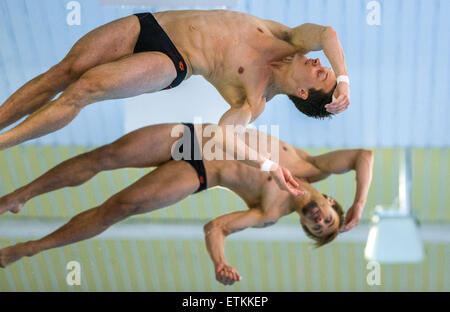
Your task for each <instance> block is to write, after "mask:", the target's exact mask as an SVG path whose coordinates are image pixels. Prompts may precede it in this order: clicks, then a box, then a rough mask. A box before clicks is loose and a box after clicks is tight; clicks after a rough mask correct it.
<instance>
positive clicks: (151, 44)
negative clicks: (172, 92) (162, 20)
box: [134, 13, 187, 90]
mask: <svg viewBox="0 0 450 312" xmlns="http://www.w3.org/2000/svg"><path fill="white" fill-rule="evenodd" d="M135 15H136V16H137V17H138V18H139V22H140V24H141V32H140V34H139V38H138V41H137V43H136V46H135V48H134V53H139V52H152V51H157V52H162V53H164V54H166V55H167V56H168V57H169V58H170V59H171V60H172V62H173V64H174V65H175V69H176V70H177V78H175V80H174V81H173V82H172V83H171V84H170V85H169V86H168V87H167V88H165V89H164V90H167V89H172V88H175V87H177V86H178V85H179V84H180V83H182V82H183V80H184V79H185V78H186V74H187V71H186V70H187V67H186V62H185V61H184V59H183V57H182V56H181V54H180V53H179V52H178V50H177V48H176V47H175V45H174V44H173V42H172V41H171V40H170V38H169V36H168V35H167V34H166V32H165V31H164V29H162V27H161V26H160V25H159V24H158V22H157V21H156V19H155V17H154V16H153V14H152V13H139V14H135Z"/></svg>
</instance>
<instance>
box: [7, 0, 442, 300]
mask: <svg viewBox="0 0 450 312" xmlns="http://www.w3.org/2000/svg"><path fill="white" fill-rule="evenodd" d="M169 9H229V10H234V11H241V12H246V13H250V14H253V15H256V16H259V17H261V18H265V19H273V20H276V21H278V22H281V23H284V24H286V25H288V26H290V27H294V26H298V25H300V24H302V23H305V22H312V23H316V24H322V25H329V26H332V27H333V28H334V29H335V30H336V31H337V33H338V35H339V37H340V40H341V43H342V45H343V48H344V51H345V54H346V60H347V66H348V72H349V76H350V79H351V83H352V85H351V92H352V94H351V106H350V108H349V109H348V110H347V111H346V112H345V113H343V114H341V115H338V116H336V117H335V118H333V119H331V120H313V119H309V118H306V117H305V116H303V115H302V114H300V113H299V112H298V111H297V110H296V108H295V107H294V106H293V104H292V103H290V101H289V100H288V98H287V97H286V96H278V97H277V98H275V99H274V100H273V101H272V102H270V103H269V104H268V105H267V108H266V110H265V112H264V113H263V115H262V116H261V117H260V118H259V119H258V120H257V122H255V124H254V125H255V126H259V125H280V138H281V139H283V140H285V141H287V142H288V143H291V144H294V145H296V146H298V147H300V148H303V149H305V150H306V151H308V152H309V153H311V154H319V153H324V152H327V151H330V150H334V149H340V148H369V149H372V150H374V152H375V165H374V176H373V183H372V187H371V190H370V194H369V198H368V201H367V205H366V207H365V212H364V216H363V219H362V220H361V222H360V225H359V226H358V227H357V228H356V229H354V230H353V231H351V232H349V233H346V234H344V235H341V236H339V237H338V238H337V239H336V240H335V241H334V242H333V243H332V244H330V245H327V246H325V247H323V248H320V249H314V248H312V245H311V242H310V241H309V240H308V239H307V238H306V237H305V235H304V234H303V233H302V230H301V228H300V226H299V224H298V217H297V216H294V215H292V216H289V217H286V218H284V219H282V220H281V221H280V222H279V223H278V224H276V225H275V226H273V227H270V228H267V229H264V230H257V229H251V230H246V231H244V232H242V233H238V234H234V235H232V236H231V237H229V238H228V239H227V243H226V247H225V248H226V256H227V258H228V262H229V264H231V265H233V266H234V267H235V268H236V269H237V270H238V271H239V272H240V273H241V275H242V276H243V277H244V279H243V281H241V282H240V283H237V284H235V285H234V286H232V287H224V286H221V285H220V284H219V283H217V282H216V281H215V277H214V271H213V266H212V264H211V263H210V260H209V257H208V255H207V251H206V248H205V245H204V240H203V231H202V226H203V224H205V223H206V222H208V221H209V220H211V219H213V218H215V217H217V216H219V215H222V214H224V213H228V212H231V211H235V210H243V209H246V207H245V205H244V204H243V202H242V201H241V200H240V199H239V198H238V197H237V196H235V195H234V194H232V193H231V192H229V191H227V190H225V189H213V190H209V191H207V192H204V193H201V194H198V195H195V196H191V197H189V198H188V199H186V200H184V201H182V202H180V203H179V204H177V205H174V206H171V207H169V208H166V209H163V210H161V211H157V212H154V213H152V214H149V215H145V216H138V217H134V218H131V219H129V220H127V221H125V222H123V223H121V224H118V225H116V226H114V227H112V228H111V229H109V230H108V231H106V232H105V233H103V234H102V235H101V236H99V237H98V238H95V239H91V240H89V241H85V242H81V243H78V244H74V245H71V246H67V247H64V248H60V249H55V250H51V251H48V252H44V253H42V254H39V255H37V256H35V257H33V258H24V259H23V260H22V261H19V262H17V263H15V264H13V265H12V266H10V267H8V268H7V269H6V270H5V269H1V270H0V291H450V192H449V191H450V190H449V187H448V183H447V179H448V178H449V177H450V155H449V146H450V135H449V126H448V124H449V122H448V116H450V109H449V104H448V99H449V98H450V88H449V78H450V76H449V75H450V57H449V56H450V40H449V34H450V19H449V18H448V16H449V14H450V1H448V0H431V1H430V0H390V1H381V0H380V1H367V0H340V1H337V0H319V1H316V0H314V1H312V0H283V1H280V0H229V1H227V0H214V1H201V0H193V1H189V0H184V1H183V0H180V1H176V0H172V1H157V0H129V1H127V0H89V1H87V0H78V1H66V0H41V1H32V0H3V1H1V2H0V42H1V44H0V103H2V102H3V101H5V100H6V99H7V98H8V97H9V96H10V95H11V94H12V93H13V92H14V91H16V90H17V89H18V88H19V87H20V86H22V85H23V84H24V83H26V82H27V81H29V80H30V79H32V78H34V77H36V76H37V75H39V74H41V73H43V72H45V71H47V70H48V69H49V68H50V67H51V66H53V65H54V64H56V63H57V62H59V61H60V60H61V59H62V58H63V57H64V56H65V55H66V54H67V52H68V51H69V50H70V48H71V47H72V45H73V44H74V43H75V42H76V41H77V40H78V39H79V38H81V37H82V36H84V35H85V34H86V33H88V32H89V31H90V30H92V29H94V28H96V27H98V26H100V25H103V24H105V23H107V22H110V21H112V20H115V19H118V18H121V17H124V16H127V15H130V14H133V13H138V12H144V11H150V12H156V11H163V10H169ZM76 10H79V12H80V15H79V16H80V20H79V25H78V23H77V21H76V20H74V19H73V13H74V12H76ZM74 23H75V24H74ZM73 24H74V25H73ZM316 56H317V57H320V58H321V60H322V63H324V64H326V66H329V63H328V61H327V60H326V58H325V56H324V55H323V54H322V53H311V54H310V57H316ZM226 109H227V105H226V103H225V101H224V100H223V99H222V98H221V97H220V95H219V94H218V93H217V92H216V91H215V89H214V88H213V87H212V86H210V85H208V83H206V82H205V81H204V80H203V79H202V78H201V77H192V78H191V79H190V80H188V81H186V82H185V83H183V84H182V85H181V86H179V87H178V88H176V89H174V90H171V91H164V92H160V93H158V94H153V95H142V96H139V97H135V98H131V99H125V100H116V101H107V102H102V103H97V104H95V105H91V106H89V107H87V108H86V109H84V110H83V111H82V112H81V114H80V115H79V116H78V117H77V118H76V120H75V121H73V122H72V123H71V124H70V125H69V126H68V127H66V128H64V129H63V130H60V131H58V132H56V133H54V134H50V135H47V136H45V137H43V138H40V139H37V140H33V141H31V142H28V143H26V144H22V145H20V146H17V147H14V148H11V149H8V150H6V151H3V152H0V196H2V195H5V194H7V193H10V192H12V191H13V190H15V189H16V188H18V187H20V186H22V185H24V184H26V183H28V182H30V181H31V180H32V179H34V178H36V177H38V176H39V175H41V174H42V173H44V172H45V171H47V170H49V169H50V168H52V167H53V166H55V165H56V164H58V163H60V162H62V161H63V160H66V159H68V158H70V157H73V156H75V155H78V154H80V153H83V152H86V151H89V150H92V149H93V148H95V147H97V146H100V145H103V144H106V143H110V142H112V141H114V140H115V139H117V138H119V137H120V136H122V135H124V134H125V133H128V132H130V131H132V130H134V129H137V128H139V127H142V126H146V125H150V124H155V123H162V122H179V121H193V120H194V118H195V117H201V118H202V120H203V121H204V122H217V121H218V120H219V118H220V116H221V115H222V114H223V113H224V112H225V111H226ZM5 130H7V129H5ZM405 150H407V151H410V153H411V170H412V179H411V182H412V184H411V207H410V209H411V211H412V213H413V215H414V216H415V217H416V218H417V220H418V223H419V224H420V227H419V231H420V237H421V239H422V242H423V246H424V252H425V257H424V259H423V261H421V262H419V263H398V264H382V265H381V284H380V285H374V286H371V285H369V284H368V283H367V274H368V273H369V272H370V270H369V269H368V268H367V264H368V261H367V260H366V259H365V258H364V247H365V244H366V241H367V237H368V232H369V228H370V225H371V223H370V222H371V221H370V220H371V217H372V215H373V214H374V212H375V207H376V206H377V205H381V206H384V207H391V206H395V202H396V200H397V198H398V195H399V194H398V189H399V183H398V177H399V168H400V162H399V160H400V159H401V158H400V156H401V155H402V153H403V152H404V151H405ZM149 170H151V169H150V168H149V169H146V170H134V169H131V170H119V171H113V172H105V173H102V174H100V175H98V176H97V177H96V178H94V179H93V180H91V181H90V182H89V183H87V184H85V185H83V186H80V187H77V188H70V189H63V190H60V191H57V192H53V193H50V194H47V195H43V196H41V197H39V198H36V199H34V200H32V201H30V202H29V203H28V204H27V206H26V207H25V209H24V210H23V212H22V213H21V214H20V215H17V216H15V215H2V216H1V217H0V248H4V247H6V246H9V245H11V244H14V243H17V242H22V241H27V240H30V239H37V238H40V237H42V236H44V235H46V234H48V233H50V232H52V231H53V230H55V229H57V228H58V227H60V226H61V225H62V224H64V223H66V222H67V221H68V220H69V219H70V218H71V217H72V216H74V215H75V214H77V213H79V212H81V211H83V210H86V209H89V208H91V207H93V206H96V205H98V204H100V203H102V202H103V201H105V200H106V199H107V198H109V197H110V196H111V195H112V194H114V193H115V192H117V191H119V190H121V189H123V188H124V187H126V186H128V185H129V184H131V183H133V182H134V181H136V180H137V179H138V178H140V177H142V176H143V175H145V174H146V173H147V172H149ZM316 186H317V188H318V189H319V190H320V191H321V192H323V193H325V194H329V195H331V196H333V197H335V198H336V199H337V200H338V201H339V202H341V203H342V204H343V206H345V207H346V208H349V207H350V206H351V204H352V202H353V196H354V191H355V175H354V174H353V173H352V174H347V175H343V176H334V177H331V178H329V179H328V180H326V181H323V182H321V183H319V184H317V185H316ZM70 261H78V262H79V263H80V264H81V274H82V278H81V281H82V283H81V285H79V286H69V285H68V284H67V283H66V275H67V273H68V272H69V271H68V270H67V268H66V265H67V263H68V262H70Z"/></svg>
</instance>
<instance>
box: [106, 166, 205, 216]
mask: <svg viewBox="0 0 450 312" xmlns="http://www.w3.org/2000/svg"><path fill="white" fill-rule="evenodd" d="M199 185H200V184H199V181H198V177H197V174H196V172H195V170H194V169H193V168H192V167H191V166H190V165H189V164H188V163H186V162H184V161H173V160H172V161H170V162H168V163H166V164H164V165H162V166H160V167H158V168H157V169H156V170H154V171H152V172H151V173H149V174H148V175H146V176H144V177H143V178H141V179H140V180H138V181H137V182H136V183H134V184H133V185H131V186H129V187H128V188H126V189H125V190H123V191H122V192H120V193H118V194H117V195H115V196H114V197H115V200H118V201H119V202H121V203H124V204H127V205H128V204H130V205H133V206H134V207H136V211H135V213H136V214H142V213H148V212H152V211H154V210H156V209H160V208H164V207H167V206H170V205H173V204H175V203H177V202H179V201H181V200H183V199H184V198H186V197H187V196H189V195H191V194H193V193H194V192H195V191H196V190H197V189H198V187H199Z"/></svg>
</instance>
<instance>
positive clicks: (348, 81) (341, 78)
mask: <svg viewBox="0 0 450 312" xmlns="http://www.w3.org/2000/svg"><path fill="white" fill-rule="evenodd" d="M336 82H337V84H340V83H341V82H345V83H347V84H348V85H350V79H349V78H348V76H343V75H342V76H339V77H337V78H336Z"/></svg>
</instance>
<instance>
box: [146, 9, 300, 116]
mask: <svg viewBox="0 0 450 312" xmlns="http://www.w3.org/2000/svg"><path fill="white" fill-rule="evenodd" d="M154 16H155V18H156V20H157V21H158V23H160V25H161V26H162V27H163V29H164V30H165V31H166V32H167V34H168V35H169V37H170V38H171V40H172V41H173V42H174V44H175V46H176V47H177V49H178V50H179V51H180V53H181V54H182V55H183V57H184V58H185V60H186V62H187V63H188V67H189V70H188V75H187V78H188V77H190V76H191V75H202V76H203V77H204V78H205V79H206V80H208V81H209V82H210V83H211V84H212V85H213V86H214V87H215V88H216V89H217V90H218V91H219V93H220V94H221V95H222V96H223V97H224V99H225V100H226V101H227V102H228V103H229V104H230V105H231V106H232V107H235V108H238V107H240V106H241V105H242V104H243V103H244V101H245V99H246V98H247V97H255V98H258V97H267V94H266V92H267V90H266V89H267V86H268V84H269V83H270V78H271V69H270V63H271V62H274V61H281V60H282V59H283V58H285V57H287V56H290V55H293V54H294V53H296V52H297V50H298V49H296V48H295V47H294V46H293V45H291V44H290V43H288V42H287V41H285V40H282V38H281V39H280V38H277V37H275V36H274V35H273V34H272V32H271V31H270V29H269V27H268V26H267V23H266V22H265V21H264V20H262V19H260V18H258V17H255V16H252V15H249V14H244V13H239V12H233V11H224V10H211V11H202V10H194V11H166V12H158V13H154ZM267 100H270V98H268V99H267Z"/></svg>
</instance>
